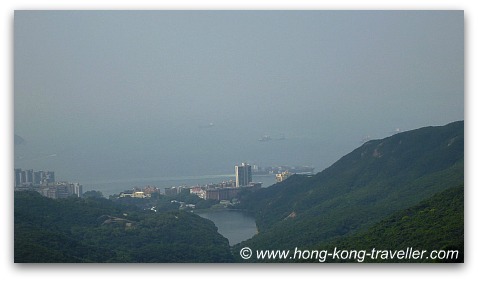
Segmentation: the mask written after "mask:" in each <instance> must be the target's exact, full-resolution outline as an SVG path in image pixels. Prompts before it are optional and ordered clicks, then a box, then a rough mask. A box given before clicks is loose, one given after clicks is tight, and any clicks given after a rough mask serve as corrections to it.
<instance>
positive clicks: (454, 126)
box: [233, 121, 464, 254]
mask: <svg viewBox="0 0 478 281" xmlns="http://www.w3.org/2000/svg"><path fill="white" fill-rule="evenodd" d="M463 182H464V121H457V122H453V123H450V124H448V125H445V126H437V127H424V128H420V129H416V130H412V131H407V132H403V133H398V134H396V135H393V136H390V137H388V138H384V139H381V140H371V141H368V142H366V143H364V144H363V145H362V146H360V147H359V148H357V149H355V150H354V151H352V152H351V153H349V154H347V155H345V156H344V157H342V158H341V159H340V160H338V161H337V162H336V163H334V164H333V165H332V166H330V167H329V168H327V169H325V170H323V171H322V172H319V173H317V174H316V175H314V176H299V175H294V176H292V177H290V178H289V179H287V180H286V181H284V182H282V183H279V184H276V185H273V186H271V187H269V188H267V189H263V190H260V191H258V192H254V193H244V194H242V198H241V202H242V203H241V206H242V207H243V208H245V209H247V210H249V211H251V212H252V213H254V215H255V217H256V221H257V225H258V229H259V234H258V235H256V236H255V237H253V238H251V239H249V240H247V241H245V242H243V243H241V244H240V245H238V246H237V247H236V248H235V249H234V251H233V253H234V254H236V253H237V250H238V249H240V248H241V247H244V246H248V247H250V248H252V249H255V248H265V249H267V248H268V249H293V248H294V247H296V246H299V247H303V246H313V245H317V244H321V243H325V242H327V241H331V240H333V239H337V238H340V237H345V236H347V235H351V234H353V233H356V232H357V231H359V230H363V229H367V228H369V227H371V226H372V225H374V224H376V223H378V222H379V221H380V220H382V219H384V218H385V217H387V216H389V215H391V214H392V213H394V212H396V211H399V210H403V209H406V208H409V207H412V206H414V205H416V204H418V203H419V202H421V201H422V200H424V199H426V198H430V197H431V196H432V195H434V194H436V193H438V192H441V191H443V190H445V189H447V188H450V187H453V186H457V185H460V184H463Z"/></svg>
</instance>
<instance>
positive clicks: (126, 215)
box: [14, 192, 232, 263]
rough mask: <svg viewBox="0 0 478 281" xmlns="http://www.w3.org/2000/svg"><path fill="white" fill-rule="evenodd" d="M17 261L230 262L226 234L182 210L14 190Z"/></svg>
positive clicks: (15, 254)
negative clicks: (149, 208)
mask: <svg viewBox="0 0 478 281" xmlns="http://www.w3.org/2000/svg"><path fill="white" fill-rule="evenodd" d="M14 220H15V221H14V222H15V223H14V231H15V232H14V261H15V262H17V263H72V262H129V263H131V262H133V263H136V262H142V263H148V262H181V263H183V262H230V261H231V260H232V255H231V252H230V249H229V243H228V240H227V239H226V238H224V237H223V236H221V235H220V234H219V233H218V232H217V228H216V226H215V225H214V224H213V223H212V222H211V221H209V220H206V219H203V218H201V217H199V216H197V215H195V214H191V213H189V212H182V211H172V212H159V213H154V212H144V211H141V210H137V209H136V208H134V207H128V206H125V205H120V204H118V203H115V202H113V201H112V200H107V199H104V198H70V199H58V200H53V199H49V198H45V197H42V196H41V195H40V194H38V193H36V192H15V204H14Z"/></svg>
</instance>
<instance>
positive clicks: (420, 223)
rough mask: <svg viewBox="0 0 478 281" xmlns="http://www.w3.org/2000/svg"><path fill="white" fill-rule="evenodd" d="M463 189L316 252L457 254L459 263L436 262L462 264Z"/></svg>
mask: <svg viewBox="0 0 478 281" xmlns="http://www.w3.org/2000/svg"><path fill="white" fill-rule="evenodd" d="M463 189H464V188H463V185H460V186H457V187H453V188H449V189H447V190H445V191H443V192H440V193H438V194H436V195H434V196H432V197H431V198H429V199H426V200H424V201H422V202H421V203H419V204H417V205H415V206H414V207H412V208H408V209H405V210H401V211H398V212H396V213H394V214H393V215H391V216H389V217H388V218H386V219H384V220H382V221H381V222H379V223H377V224H375V225H374V226H373V227H371V228H370V229H368V230H366V231H362V232H360V233H357V234H355V235H352V236H349V237H347V238H345V239H337V240H336V241H333V242H331V243H328V244H322V245H317V246H316V248H317V249H333V248H334V247H337V248H340V249H366V250H369V251H370V250H371V249H373V248H376V249H395V250H400V249H406V248H407V247H412V248H414V249H419V250H420V251H421V250H426V251H427V253H430V252H431V251H432V250H459V253H460V254H459V256H458V259H450V260H433V261H436V262H446V261H450V262H463V257H464V197H463V196H464V190H463ZM428 261H430V262H433V261H432V260H426V259H416V260H413V259H412V260H406V259H404V260H399V259H394V260H380V259H375V260H371V259H370V257H367V258H366V259H365V262H428Z"/></svg>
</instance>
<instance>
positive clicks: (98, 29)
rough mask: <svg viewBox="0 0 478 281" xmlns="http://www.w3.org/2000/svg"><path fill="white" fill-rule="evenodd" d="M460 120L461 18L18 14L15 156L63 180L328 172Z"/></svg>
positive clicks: (458, 14)
mask: <svg viewBox="0 0 478 281" xmlns="http://www.w3.org/2000/svg"><path fill="white" fill-rule="evenodd" d="M457 120H464V14H463V11H16V12H15V19H14V131H15V134H16V135H18V136H20V137H21V138H22V139H23V140H24V143H22V144H18V145H15V163H14V164H15V167H19V168H24V169H43V170H54V171H55V172H56V174H57V175H58V177H59V178H61V179H64V180H72V181H75V180H77V181H85V180H108V179H115V178H119V179H127V178H141V177H174V176H189V175H211V174H224V173H231V174H232V173H233V171H234V165H236V164H239V163H241V162H250V163H255V164H259V165H264V166H266V165H275V164H277V165H310V166H314V167H315V168H316V172H319V171H321V170H323V169H324V168H326V167H328V166H329V165H331V164H332V163H333V162H335V161H337V160H338V159H339V158H340V157H341V156H343V155H345V154H346V153H348V152H350V151H352V150H353V149H355V148H356V147H358V146H360V145H361V140H362V139H363V138H366V137H370V138H383V137H387V136H389V135H391V134H393V133H395V132H396V131H397V129H399V130H400V131H405V130H411V129H416V128H420V127H424V126H432V125H445V124H447V123H450V122H453V121H457ZM264 135H268V136H270V137H271V138H272V140H271V141H265V142H264V141H262V142H261V141H258V140H259V139H260V138H261V137H263V136H264ZM282 137H283V140H279V139H280V138H282Z"/></svg>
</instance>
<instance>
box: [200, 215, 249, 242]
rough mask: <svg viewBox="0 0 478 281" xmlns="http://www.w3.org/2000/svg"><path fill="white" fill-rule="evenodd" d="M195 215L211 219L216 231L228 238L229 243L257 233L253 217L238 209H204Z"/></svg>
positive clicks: (240, 240)
mask: <svg viewBox="0 0 478 281" xmlns="http://www.w3.org/2000/svg"><path fill="white" fill-rule="evenodd" d="M196 214H197V215H199V216H201V217H203V218H205V219H208V220H211V221H212V222H214V224H215V225H216V227H217V229H218V232H219V233H220V234H221V235H222V236H224V237H226V238H227V239H228V240H229V245H231V246H232V245H235V244H237V243H240V242H242V241H244V240H247V239H249V238H251V237H252V236H254V235H255V234H257V226H256V221H255V219H254V217H253V216H252V215H250V214H248V213H246V212H244V211H240V210H227V209H224V210H205V211H201V212H197V213H196Z"/></svg>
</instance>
